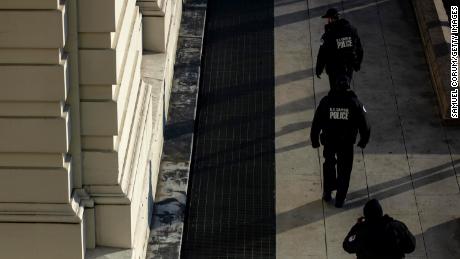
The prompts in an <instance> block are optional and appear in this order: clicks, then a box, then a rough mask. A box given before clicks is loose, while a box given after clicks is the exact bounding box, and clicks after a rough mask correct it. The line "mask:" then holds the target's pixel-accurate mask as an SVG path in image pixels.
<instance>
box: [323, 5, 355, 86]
mask: <svg viewBox="0 0 460 259" xmlns="http://www.w3.org/2000/svg"><path fill="white" fill-rule="evenodd" d="M322 18H326V19H327V20H328V23H327V24H326V25H325V27H324V28H325V33H324V34H323V36H322V37H321V47H320V48H319V52H318V58H317V61H316V76H317V77H318V78H321V77H320V76H321V73H322V72H323V70H324V68H325V67H326V73H327V74H328V76H329V84H330V87H331V89H332V88H334V87H335V86H334V84H335V82H336V81H337V76H338V75H341V74H344V75H347V76H348V78H349V80H351V79H352V76H353V70H354V71H359V70H360V68H361V62H362V60H363V48H362V46H361V41H360V39H359V36H358V32H357V31H356V29H355V28H354V27H353V26H352V25H351V24H350V23H349V22H348V21H347V20H345V19H341V18H339V13H338V12H337V10H336V9H335V8H331V9H329V10H327V12H326V14H325V15H323V16H322Z"/></svg>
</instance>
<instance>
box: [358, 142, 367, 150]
mask: <svg viewBox="0 0 460 259" xmlns="http://www.w3.org/2000/svg"><path fill="white" fill-rule="evenodd" d="M358 147H360V148H362V149H364V148H365V147H366V143H364V142H362V141H360V142H358Z"/></svg>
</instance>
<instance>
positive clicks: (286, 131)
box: [275, 121, 311, 137]
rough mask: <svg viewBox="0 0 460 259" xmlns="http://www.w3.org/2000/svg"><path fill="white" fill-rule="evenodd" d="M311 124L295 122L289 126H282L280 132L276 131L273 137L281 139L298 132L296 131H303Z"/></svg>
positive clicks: (308, 122)
mask: <svg viewBox="0 0 460 259" xmlns="http://www.w3.org/2000/svg"><path fill="white" fill-rule="evenodd" d="M310 125H311V122H310V121H302V122H297V123H291V124H289V125H286V126H284V127H283V128H282V129H281V130H280V131H277V132H276V133H275V137H281V136H284V135H286V134H289V133H292V132H295V131H298V130H303V129H306V128H308V127H310ZM306 137H308V136H306Z"/></svg>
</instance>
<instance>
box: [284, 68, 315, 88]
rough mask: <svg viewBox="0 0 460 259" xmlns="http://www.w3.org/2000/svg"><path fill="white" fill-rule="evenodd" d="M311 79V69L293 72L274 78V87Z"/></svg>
mask: <svg viewBox="0 0 460 259" xmlns="http://www.w3.org/2000/svg"><path fill="white" fill-rule="evenodd" d="M311 77H313V69H304V70H299V71H295V72H292V73H289V74H285V75H279V76H277V77H276V78H275V85H276V87H279V86H282V85H284V84H287V83H291V82H294V81H299V80H303V79H307V78H311Z"/></svg>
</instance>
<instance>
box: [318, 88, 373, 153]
mask: <svg viewBox="0 0 460 259" xmlns="http://www.w3.org/2000/svg"><path fill="white" fill-rule="evenodd" d="M358 131H359V135H360V141H359V142H360V143H358V144H359V145H360V146H361V147H364V146H366V144H367V142H369V136H370V126H369V123H368V121H367V118H366V110H365V108H364V106H363V104H362V103H361V102H360V101H359V100H358V97H357V96H356V94H355V93H354V92H353V91H351V90H344V91H330V92H329V94H328V95H327V96H325V97H324V98H323V99H321V101H320V103H319V105H318V108H317V109H316V112H315V116H314V117H313V123H312V126H311V131H310V139H311V143H312V146H313V147H319V137H320V133H321V143H322V144H323V145H327V144H354V143H355V142H356V136H357V134H358Z"/></svg>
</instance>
